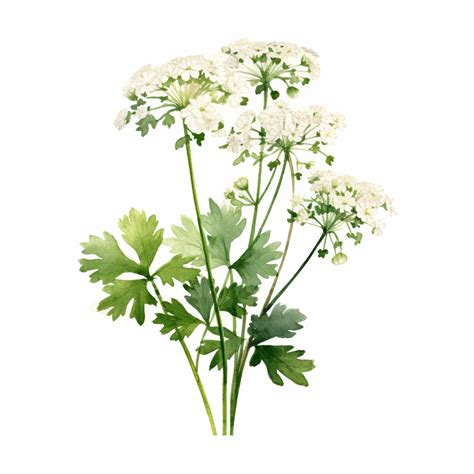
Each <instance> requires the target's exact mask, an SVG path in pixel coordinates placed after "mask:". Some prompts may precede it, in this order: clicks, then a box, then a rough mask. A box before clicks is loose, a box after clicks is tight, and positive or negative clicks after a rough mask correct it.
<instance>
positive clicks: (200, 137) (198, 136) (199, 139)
mask: <svg viewBox="0 0 474 474" xmlns="http://www.w3.org/2000/svg"><path fill="white" fill-rule="evenodd" d="M191 133H192V134H193V137H194V139H195V140H196V144H197V146H201V145H202V142H203V141H204V139H205V138H206V135H205V134H204V132H201V133H194V132H191Z"/></svg>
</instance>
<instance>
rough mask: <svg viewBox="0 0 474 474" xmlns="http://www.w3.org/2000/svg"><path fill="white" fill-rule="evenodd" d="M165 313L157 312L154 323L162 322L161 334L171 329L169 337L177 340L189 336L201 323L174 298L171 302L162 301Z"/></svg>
mask: <svg viewBox="0 0 474 474" xmlns="http://www.w3.org/2000/svg"><path fill="white" fill-rule="evenodd" d="M163 307H164V311H165V313H157V314H156V319H155V320H154V321H153V322H154V323H155V324H162V325H163V328H162V329H161V331H160V332H161V333H162V334H168V333H170V332H171V331H173V334H172V335H171V339H172V340H173V341H179V340H180V338H184V337H189V336H190V335H191V334H192V333H193V332H194V330H195V329H196V328H197V327H198V326H199V325H200V324H202V321H201V320H199V319H197V318H195V317H194V316H193V315H191V314H189V313H188V311H187V310H186V308H185V307H184V306H183V305H182V304H181V303H180V302H179V301H178V300H176V299H174V298H173V299H172V300H171V303H168V302H166V301H165V302H164V304H163Z"/></svg>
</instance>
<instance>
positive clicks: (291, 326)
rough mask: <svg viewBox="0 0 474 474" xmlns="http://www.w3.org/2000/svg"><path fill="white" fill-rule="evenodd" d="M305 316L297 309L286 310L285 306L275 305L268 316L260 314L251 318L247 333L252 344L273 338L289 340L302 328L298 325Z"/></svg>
mask: <svg viewBox="0 0 474 474" xmlns="http://www.w3.org/2000/svg"><path fill="white" fill-rule="evenodd" d="M305 319H306V316H305V315H304V314H302V313H300V311H298V310H297V309H287V308H286V306H285V305H282V304H277V305H275V307H274V308H273V310H272V312H271V313H270V316H268V315H267V314H262V315H260V316H252V321H251V323H250V326H249V329H248V332H249V334H250V336H252V344H254V345H255V344H260V343H262V342H264V341H268V340H269V339H272V338H274V337H281V338H289V337H293V336H294V335H295V333H294V331H298V329H301V328H302V327H303V326H301V324H299V323H300V322H301V321H304V320H305Z"/></svg>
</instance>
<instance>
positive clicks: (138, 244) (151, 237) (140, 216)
mask: <svg viewBox="0 0 474 474" xmlns="http://www.w3.org/2000/svg"><path fill="white" fill-rule="evenodd" d="M118 225H119V228H120V230H121V231H122V232H123V234H122V237H123V240H125V242H127V244H128V245H130V247H132V248H133V249H134V250H135V252H136V253H137V255H138V258H139V259H140V263H141V264H142V266H144V267H147V268H149V267H150V265H151V264H152V263H153V260H154V259H155V255H156V252H157V251H158V248H159V247H160V245H161V243H162V242H163V229H158V230H157V229H156V228H157V226H158V221H157V219H156V216H155V215H151V216H150V217H149V218H148V219H147V216H146V214H145V212H144V211H141V212H140V211H137V210H136V209H131V210H130V212H129V214H128V215H125V216H124V217H123V218H122V219H120V220H119V224H118Z"/></svg>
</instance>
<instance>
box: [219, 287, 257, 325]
mask: <svg viewBox="0 0 474 474" xmlns="http://www.w3.org/2000/svg"><path fill="white" fill-rule="evenodd" d="M257 291H258V286H256V285H249V286H244V285H238V284H237V283H232V284H231V285H230V286H229V287H227V288H223V289H222V292H221V294H220V296H219V308H220V309H221V310H222V311H227V312H228V313H230V314H231V315H232V316H236V317H238V318H241V317H242V316H243V315H244V314H245V313H246V309H245V307H246V306H256V305H257V297H256V296H253V295H254V294H255V293H256V292H257Z"/></svg>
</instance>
